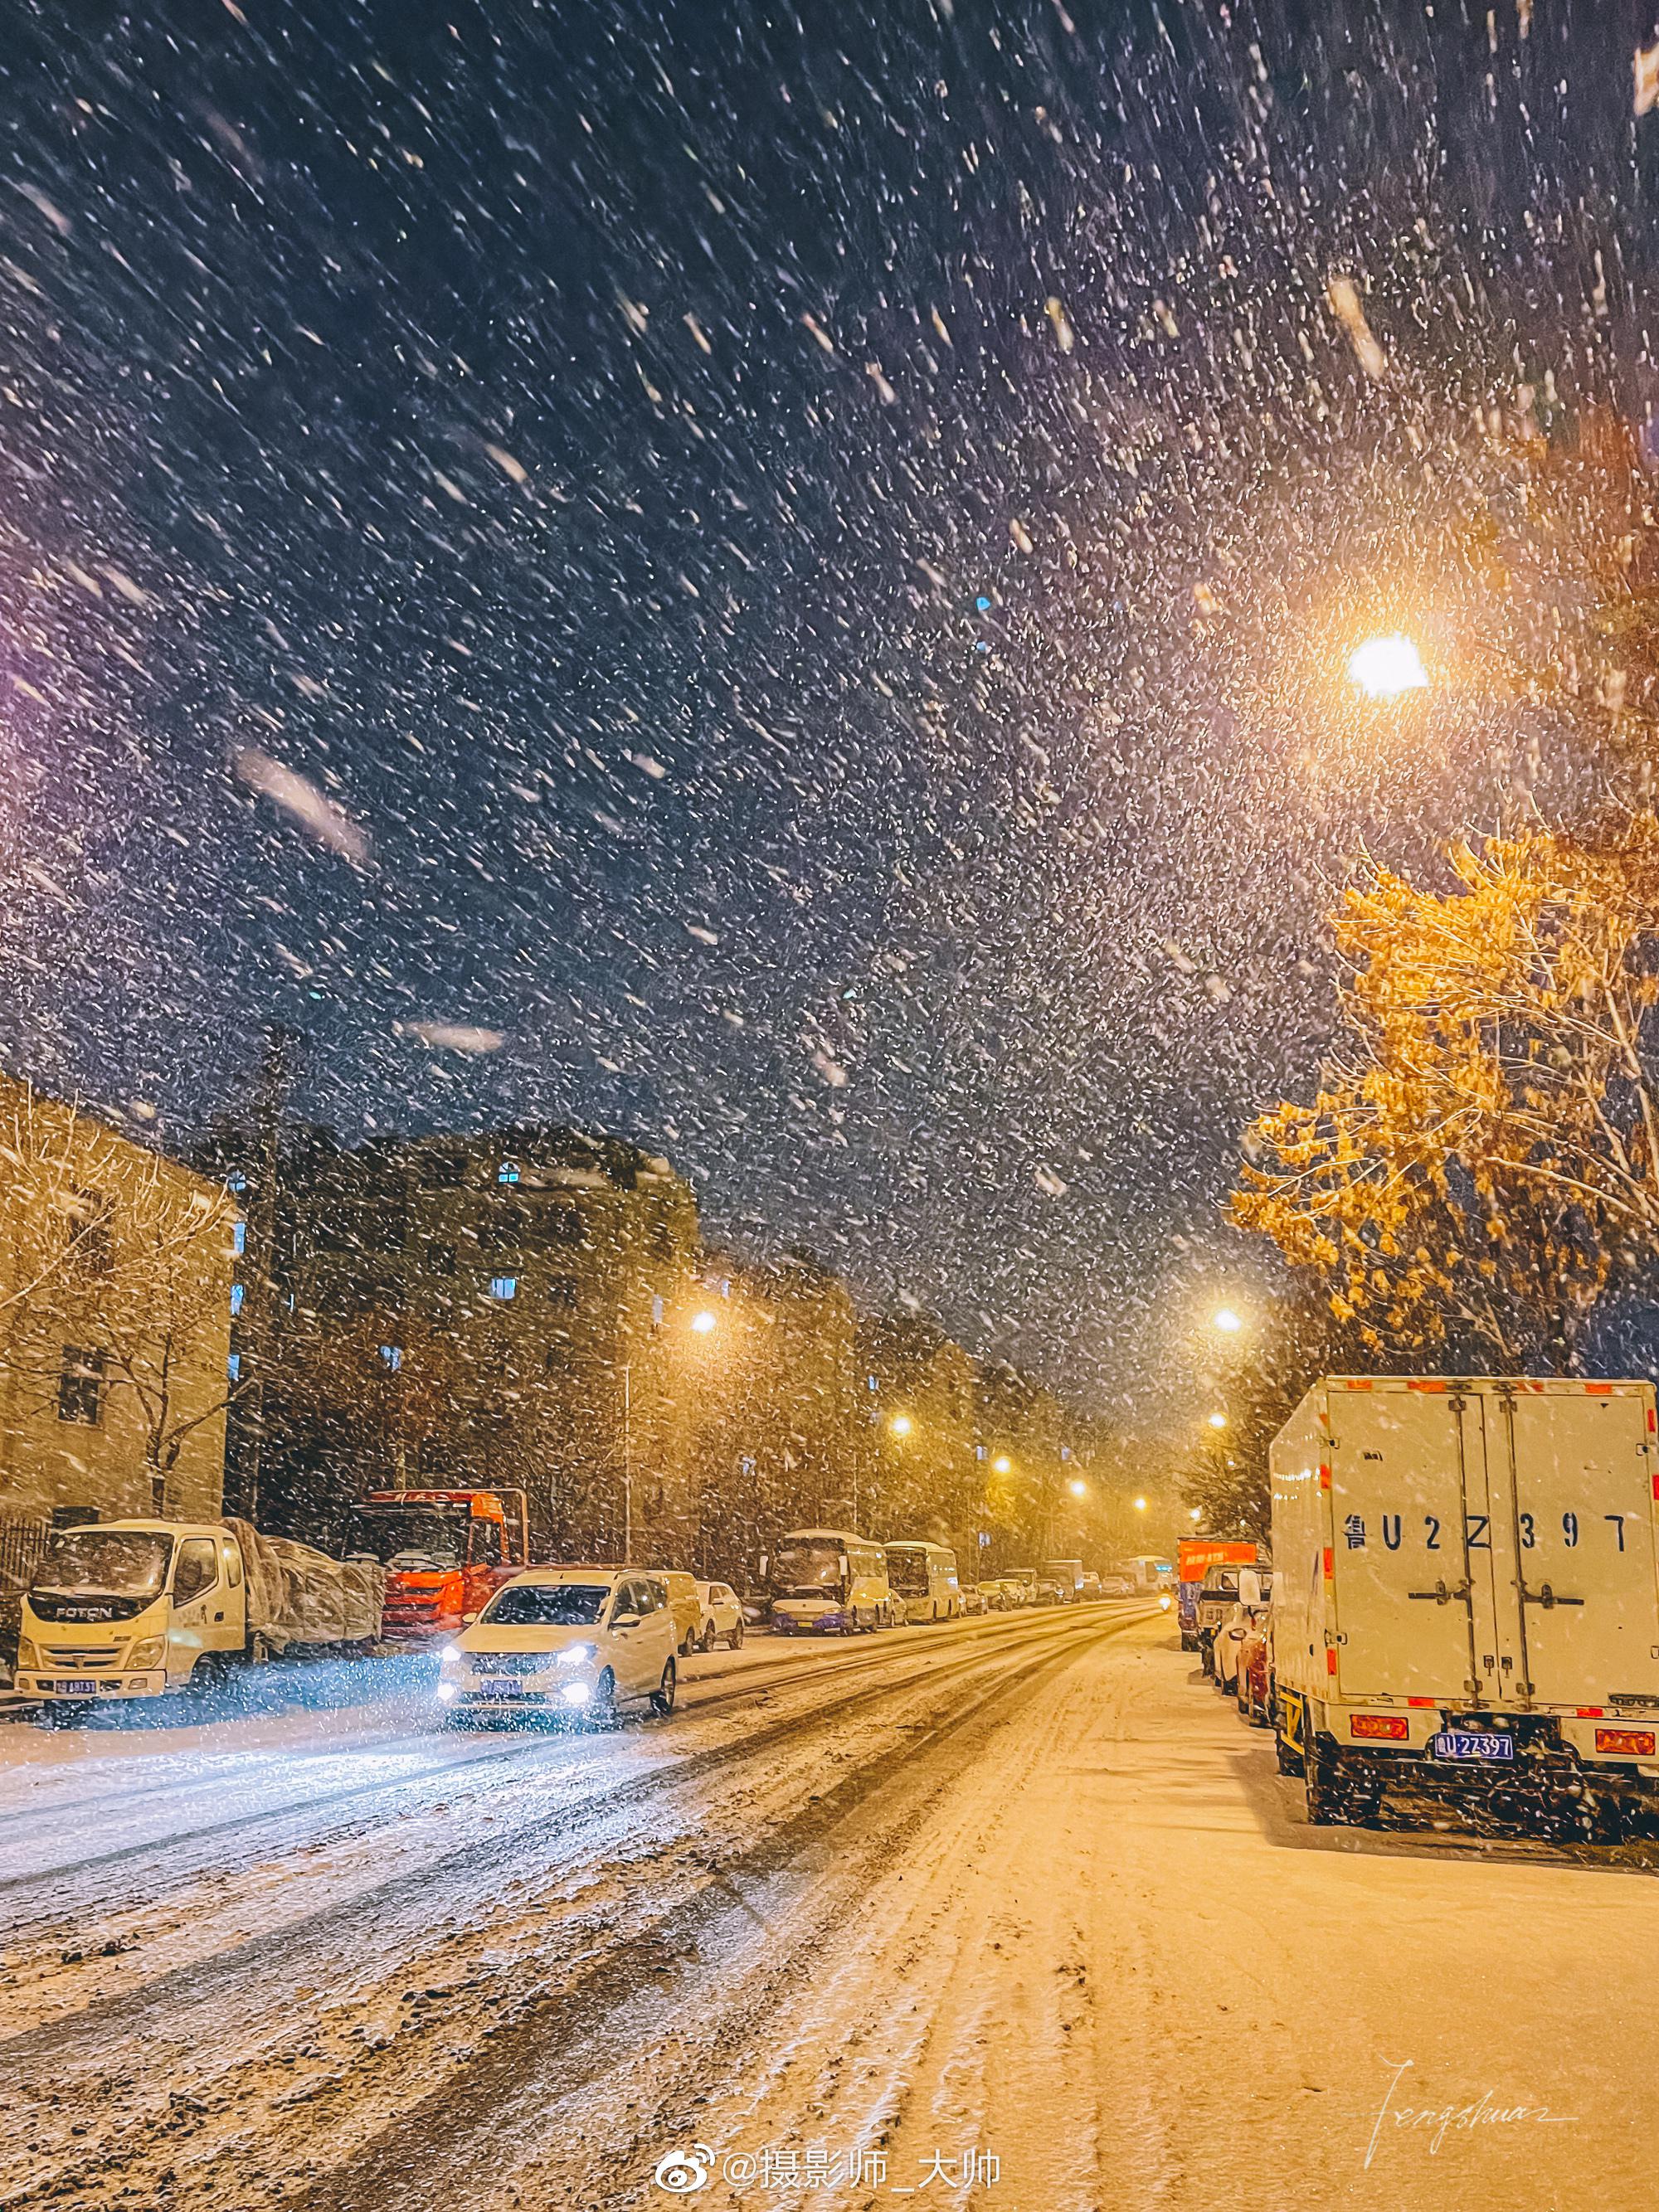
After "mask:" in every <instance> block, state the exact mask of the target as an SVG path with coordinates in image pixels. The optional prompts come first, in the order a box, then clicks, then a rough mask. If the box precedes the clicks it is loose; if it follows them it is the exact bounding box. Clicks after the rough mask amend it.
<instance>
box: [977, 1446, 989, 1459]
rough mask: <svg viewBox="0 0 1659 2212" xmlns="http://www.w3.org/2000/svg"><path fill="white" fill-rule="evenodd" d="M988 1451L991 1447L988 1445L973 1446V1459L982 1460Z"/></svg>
mask: <svg viewBox="0 0 1659 2212" xmlns="http://www.w3.org/2000/svg"><path fill="white" fill-rule="evenodd" d="M990 1449H991V1447H990V1445H989V1444H975V1446H974V1457H975V1459H984V1458H985V1457H986V1456H987V1455H988V1453H989V1451H990Z"/></svg>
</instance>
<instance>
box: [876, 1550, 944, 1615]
mask: <svg viewBox="0 0 1659 2212" xmlns="http://www.w3.org/2000/svg"><path fill="white" fill-rule="evenodd" d="M881 1548H882V1550H883V1551H884V1553H886V1554H887V1579H888V1581H889V1582H890V1583H891V1584H892V1586H893V1588H894V1589H896V1591H898V1593H899V1595H901V1596H902V1598H903V1600H904V1617H905V1619H906V1620H960V1619H961V1617H962V1585H961V1583H959V1582H958V1581H957V1555H956V1553H954V1552H953V1551H951V1548H950V1547H949V1546H948V1545H945V1544H927V1543H923V1542H922V1541H921V1540H920V1539H917V1540H915V1541H913V1540H911V1539H909V1538H908V1537H907V1538H902V1539H901V1540H900V1541H898V1542H896V1543H893V1544H884V1545H883V1546H882V1547H881Z"/></svg>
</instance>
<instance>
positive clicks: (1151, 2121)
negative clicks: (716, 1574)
mask: <svg viewBox="0 0 1659 2212" xmlns="http://www.w3.org/2000/svg"><path fill="white" fill-rule="evenodd" d="M690 1674H691V1679H690V1684H689V1694H688V1696H687V1698H686V1699H685V1701H684V1705H683V1707H682V1711H681V1712H680V1714H679V1715H678V1717H676V1718H675V1719H674V1720H673V1721H672V1722H671V1723H665V1724H663V1723H650V1724H640V1725H633V1726H629V1727H627V1728H625V1729H623V1730H621V1731H619V1732H618V1733H617V1734H616V1735H611V1736H605V1737H597V1738H596V1737H581V1736H575V1737H556V1738H548V1737H543V1736H538V1735H517V1734H508V1735H487V1736H478V1737H470V1736H453V1735H442V1734H441V1733H437V1732H435V1731H434V1730H433V1729H431V1727H430V1725H429V1714H430V1706H429V1705H428V1687H427V1683H426V1680H425V1678H424V1677H423V1675H422V1671H421V1670H420V1669H419V1668H416V1667H413V1666H404V1667H403V1668H388V1669H386V1670H383V1672H382V1673H381V1674H379V1675H377V1676H375V1677H373V1678H371V1679H369V1680H368V1684H367V1686H368V1688H369V1690H370V1692H371V1694H370V1695H369V1697H368V1699H367V1701H365V1702H363V1703H361V1704H358V1705H344V1704H339V1703H330V1702H328V1701H327V1700H324V1701H323V1703H322V1705H320V1707H319V1708H318V1709H313V1710H307V1711H290V1712H287V1713H278V1712H273V1713H270V1714H267V1715H264V1716H260V1717H254V1718H252V1719H250V1720H247V1721H244V1722H239V1723H220V1724H217V1725H214V1726H210V1727H185V1728H179V1729H165V1730H161V1731H138V1730H125V1729H122V1730H116V1729H95V1730H93V1731H91V1732H88V1733H86V1734H77V1735H72V1736H71V1735H39V1734H37V1733H36V1732H34V1731H33V1730H32V1729H20V1728H15V1727H14V1728H9V1729H3V1730H0V1833H3V1836H4V1838H5V1853H4V1863H3V1867H0V1952H3V1963H0V2045H3V2048H0V2064H3V2069H4V2072H3V2076H0V2078H3V2079H4V2080H5V2081H6V2082H7V2084H8V2096H7V2104H8V2108H9V2112H10V2115H11V2117H12V2122H13V2125H12V2130H11V2148H10V2152H9V2156H8V2158H7V2160H5V2162H4V2165H3V2167H0V2207H4V2208H6V2209H7V2212H11V2208H22V2207H26V2206H27V2207H35V2206H44V2205H45V2204H46V2203H52V2204H54V2205H58V2206H62V2205H64V2204H74V2205H78V2206H82V2207H84V2208H88V2212H94V2208H95V2212H106V2208H107V2212H114V2208H116V2207H118V2206H135V2205H144V2206H146V2207H148V2206H152V2205H155V2204H160V2203H175V2202H176V2203H183V2202H185V2201H189V2202H191V2203H192V2204H193V2205H199V2206H201V2207H202V2208H204V2212H264V2208H268V2207H272V2206H276V2205H278V2204H281V2205H284V2206H290V2207H301V2208H303V2212H380V2208H392V2207H396V2208H397V2212H426V2208H428V2207H430V2208H437V2207H453V2208H455V2212H483V2208H486V2207H489V2208H494V2207H497V2206H501V2207H507V2206H514V2205H519V2204H523V2205H525V2206H526V2207H531V2206H533V2207H538V2208H539V2207H555V2206H557V2207H564V2206H569V2207H581V2208H589V2207H598V2206H606V2207H609V2206H612V2205H615V2206H625V2205H632V2204H638V2205H648V2204H652V2203H665V2202H668V2201H670V2192H668V2191H665V2189H664V2188H662V2187H660V2186H659V2185H658V2183H657V2182H656V2180H655V2179H654V2178H653V2177H654V2174H655V2170H656V2168H657V2166H658V2164H659V2160H662V2159H664V2158H665V2157H667V2156H669V2155H670V2154H672V2153H674V2152H675V2151H676V2150H682V2149H683V2151H684V2158H685V2160H686V2164H685V2165H684V2167H683V2168H681V2169H680V2178H682V2179H696V2178H697V2177H698V2176H700V2175H706V2176H707V2179H706V2183H705V2184H704V2185H703V2186H702V2187H701V2188H699V2189H697V2190H696V2191H695V2192H692V2193H693V2194H694V2197H695V2201H696V2203H698V2204H699V2205H702V2206H717V2207H723V2208H727V2209H728V2212H731V2208H757V2207H759V2208H770V2207H775V2206H779V2205H784V2204H789V2203H801V2202H811V2201H817V2202H819V2203H837V2204H842V2205H846V2206H860V2207H862V2206H879V2205H885V2204H888V2203H900V2202H903V2201H906V2200H907V2199H908V2198H909V2197H915V2196H919V2197H922V2198H923V2200H924V2201H926V2202H932V2203H939V2202H944V2201H949V2202H952V2203H958V2204H960V2203H974V2204H975V2205H982V2206H985V2207H987V2208H993V2212H994V2208H1007V2212H1097V2208H1106V2207H1112V2208H1116V2207H1125V2208H1127V2207H1130V2206H1134V2207H1146V2206H1169V2207H1170V2208H1176V2207H1181V2208H1184V2207H1186V2206H1188V2205H1189V2204H1193V2203H1200V2202H1208V2201H1209V2199H1210V2198H1211V2197H1212V2195H1213V2194H1214V2193H1215V2192H1216V2191H1217V2189H1218V2187H1224V2186H1225V2188H1226V2189H1227V2190H1228V2191H1229V2192H1230V2193H1232V2194H1237V2192H1238V2191H1239V2190H1240V2189H1246V2190H1248V2192H1249V2197H1250V2199H1251V2200H1252V2201H1259V2202H1261V2203H1265V2204H1267V2205H1270V2206H1273V2207H1274V2208H1280V2207H1283V2208H1290V2209H1291V2212H1301V2208H1304V2207H1306V2208H1309V2212H1313V2209H1314V2208H1319V2212H1323V2208H1325V2207H1328V2206H1330V2205H1334V2204H1339V2203H1340V2204H1342V2205H1345V2206H1346V2205H1352V2206H1356V2207H1359V2208H1362V2209H1363V2208H1370V2207H1373V2206H1374V2207H1377V2208H1383V2207H1388V2208H1390V2212H1392V2208H1397V2207H1405V2208H1419V2207H1429V2206H1433V2207H1440V2206H1452V2205H1467V2204H1470V2203H1504V2204H1505V2205H1509V2206H1515V2207H1522V2208H1530V2207H1533V2206H1537V2207H1545V2206H1551V2207H1555V2206H1559V2207H1574V2206H1578V2205H1584V2206H1589V2205H1592V2204H1594V2205H1596V2206H1598V2207H1599V2206H1602V2205H1605V2204H1608V2203H1618V2204H1620V2205H1624V2204H1632V2205H1634V2204H1638V2203H1645V2202H1648V2201H1650V2198H1651V2197H1652V2194H1653V2191H1652V2188H1651V2185H1650V2167H1651V2162H1652V2153H1651V2146H1652V2144H1653V2143H1654V2142H1655V2141H1656V2140H1659V2086H1656V2083H1655V2081H1654V2078H1653V2075H1652V2071H1651V2069H1650V2067H1649V2065H1648V2063H1647V2060H1646V2042H1647V2033H1646V2031H1647V2021H1648V2015H1649V2013H1650V2003H1651V1999H1650V1986H1651V1982H1652V1967H1651V1963H1650V1962H1651V1960H1652V1959H1653V1957H1654V1956H1655V1955H1656V1950H1659V1885H1656V1882H1655V1881H1654V1879H1653V1874H1652V1871H1651V1870H1650V1868H1649V1867H1648V1866H1647V1865H1646V1864H1645V1863H1644V1850H1643V1848H1642V1847H1640V1846H1629V1847H1626V1848H1625V1849H1623V1850H1620V1851H1618V1852H1607V1851H1596V1850H1589V1849H1588V1848H1586V1849H1577V1850H1556V1849H1552V1848H1549V1847H1547V1846H1544V1845H1541V1844H1522V1843H1512V1844H1504V1843H1492V1842H1486V1843H1476V1842H1474V1841H1473V1840H1470V1839H1464V1838H1455V1837H1446V1836H1441V1837H1427V1836H1415V1835H1400V1834H1385V1833H1371V1832H1366V1833H1360V1832H1354V1831H1346V1830H1334V1831H1330V1830H1322V1831H1317V1832H1315V1831H1310V1829H1309V1828H1308V1827H1307V1826H1305V1824H1304V1820H1303V1819H1302V1814H1301V1809H1300V1788H1299V1785H1298V1784H1295V1783H1293V1782H1289V1781H1285V1780H1283V1779H1281V1778H1279V1776H1278V1775H1277V1774H1276V1772H1275V1771H1274V1769H1273V1755H1272V1749H1271V1744H1270V1741H1269V1740H1268V1739H1267V1738H1266V1737H1265V1736H1263V1735H1261V1734H1258V1733H1255V1732H1250V1731H1247V1730H1245V1729H1243V1728H1242V1727H1241V1726H1240V1725H1239V1724H1238V1723H1237V1721H1236V1720H1235V1719H1234V1718H1233V1717H1232V1714H1231V1708H1230V1707H1228V1706H1225V1705H1221V1704H1220V1703H1218V1700H1217V1699H1215V1697H1214V1695H1213V1693H1212V1692H1211V1691H1210V1690H1208V1689H1207V1688H1206V1686H1203V1685H1202V1684H1201V1683H1200V1682H1199V1681H1198V1680H1195V1678H1194V1673H1193V1668H1192V1662H1190V1660H1188V1659H1184V1658H1182V1656H1181V1655H1180V1653H1179V1652H1178V1651H1177V1650H1176V1648H1175V1638H1174V1637H1173V1635H1172V1634H1171V1632H1170V1628H1169V1626H1168V1624H1167V1621H1166V1620H1164V1619H1163V1618H1162V1617H1159V1616H1157V1615H1149V1614H1148V1613H1146V1611H1145V1609H1144V1608H1141V1607H1115V1608H1090V1609H1087V1610H1085V1611H1084V1612H1081V1613H1043V1614H1036V1615H1030V1616H1013V1617H1010V1618H999V1619H994V1620H985V1621H975V1622H967V1623H963V1624H962V1625H961V1626H957V1627H955V1628H951V1629H945V1630H937V1631H912V1632H900V1633H895V1634H890V1635H887V1636H884V1637H881V1638H877V1639H873V1640H860V1641H859V1642H856V1643H853V1644H834V1645H830V1646H827V1647H810V1648H803V1647H799V1646H795V1645H788V1644H776V1643H773V1642H770V1641H757V1642H755V1643H752V1644H750V1646H749V1647H748V1648H747V1649H746V1650H744V1652H743V1653H741V1654H739V1655H736V1656H726V1655H721V1656H718V1657H715V1658H713V1659H709V1660H702V1661H697V1662H694V1663H693V1666H692V1668H691V1670H690ZM1447 2111H1449V2112H1450V2113H1451V2115H1452V2117H1451V2118H1450V2119H1449V2121H1448V2122H1447V2124H1445V2125H1444V2126H1441V2125H1440V2124H1439V2119H1438V2117H1437V2118H1435V2119H1434V2120H1432V2121H1430V2122H1427V2123H1423V2122H1419V2120H1418V2118H1417V2116H1418V2115H1419V2114H1421V2113H1423V2112H1432V2113H1434V2114H1435V2115H1436V2116H1439V2115H1441V2114H1442V2113H1443V2112H1447ZM1402 2116H1409V2117H1405V2118H1402ZM665 2178H673V2169H665Z"/></svg>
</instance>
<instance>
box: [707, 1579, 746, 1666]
mask: <svg viewBox="0 0 1659 2212" xmlns="http://www.w3.org/2000/svg"><path fill="white" fill-rule="evenodd" d="M697 1603H698V1605H699V1606H700V1607H702V1621H701V1624H700V1626H699V1627H698V1630H697V1644H696V1648H697V1650H699V1651H712V1650H714V1646H715V1645H716V1644H719V1643H720V1642H721V1641H724V1642H725V1643H726V1645H727V1646H728V1648H729V1649H730V1650H733V1651H741V1650H742V1649H743V1627H744V1620H743V1601H742V1599H741V1598H740V1597H739V1596H738V1594H737V1592H736V1590H734V1589H732V1585H731V1584H730V1583H698V1584H697Z"/></svg>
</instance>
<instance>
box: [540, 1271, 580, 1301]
mask: <svg viewBox="0 0 1659 2212" xmlns="http://www.w3.org/2000/svg"><path fill="white" fill-rule="evenodd" d="M576 1297H577V1287H576V1278H575V1277H574V1275H550V1276H549V1277H548V1281H547V1303H548V1304H549V1305H550V1306H574V1304H575V1303H576Z"/></svg>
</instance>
